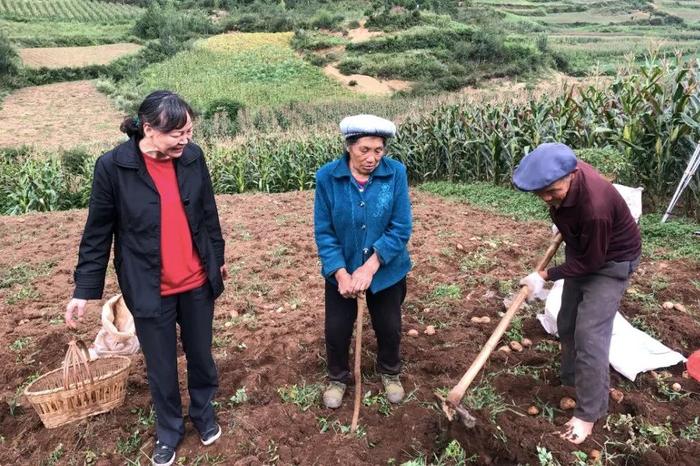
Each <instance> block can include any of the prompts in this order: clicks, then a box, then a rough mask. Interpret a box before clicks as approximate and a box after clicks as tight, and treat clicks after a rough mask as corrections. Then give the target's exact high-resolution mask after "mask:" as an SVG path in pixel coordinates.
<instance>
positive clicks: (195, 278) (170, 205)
mask: <svg viewBox="0 0 700 466" xmlns="http://www.w3.org/2000/svg"><path fill="white" fill-rule="evenodd" d="M143 159H144V160H145V161H146V169H147V170H148V174H149V175H151V178H152V179H153V183H155V185H156V188H157V189H158V194H159V195H160V225H161V235H160V258H161V265H160V267H161V268H160V294H161V296H169V295H173V294H178V293H183V292H185V291H189V290H193V289H195V288H198V287H200V286H202V285H204V284H205V283H206V281H207V275H206V273H205V272H204V268H203V267H202V262H201V261H200V259H199V255H198V254H197V251H196V249H195V247H194V243H193V241H192V233H191V232H190V226H189V224H188V223H187V216H186V215H185V208H184V207H183V205H182V200H181V199H180V190H179V188H178V186H177V177H176V175H175V165H174V164H173V161H172V159H167V160H156V159H154V158H152V157H149V156H147V155H144V156H143Z"/></svg>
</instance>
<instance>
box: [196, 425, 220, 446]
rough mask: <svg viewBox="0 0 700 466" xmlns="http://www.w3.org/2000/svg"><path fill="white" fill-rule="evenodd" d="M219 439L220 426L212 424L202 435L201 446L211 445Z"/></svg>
mask: <svg viewBox="0 0 700 466" xmlns="http://www.w3.org/2000/svg"><path fill="white" fill-rule="evenodd" d="M219 437H221V426H220V425H219V424H214V425H213V426H212V427H210V428H209V429H207V430H206V432H204V433H203V434H202V436H201V437H200V440H201V441H202V444H203V445H211V444H212V443H214V442H216V441H217V440H219Z"/></svg>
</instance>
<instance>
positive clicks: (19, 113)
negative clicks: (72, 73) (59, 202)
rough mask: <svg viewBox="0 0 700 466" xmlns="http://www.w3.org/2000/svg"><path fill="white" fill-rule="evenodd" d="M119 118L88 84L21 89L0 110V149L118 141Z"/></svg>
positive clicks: (88, 82)
mask: <svg viewBox="0 0 700 466" xmlns="http://www.w3.org/2000/svg"><path fill="white" fill-rule="evenodd" d="M121 120H122V115H121V114H120V113H119V112H118V111H117V110H116V109H115V108H114V107H113V106H112V103H111V102H110V100H109V98H108V97H107V96H105V95H104V94H101V93H100V92H98V91H97V89H96V88H95V85H94V84H93V82H92V81H73V82H65V83H56V84H47V85H45V86H34V87H25V88H23V89H20V90H18V91H15V92H13V93H12V94H10V95H9V96H7V97H6V98H5V100H4V102H3V104H2V109H0V121H2V122H3V128H4V130H3V131H2V133H1V134H0V147H9V146H22V145H29V146H35V147H37V148H40V149H58V148H60V147H63V148H70V147H76V146H87V145H92V144H95V143H104V142H116V141H119V140H121V139H122V137H123V135H122V133H120V132H119V124H120V123H121Z"/></svg>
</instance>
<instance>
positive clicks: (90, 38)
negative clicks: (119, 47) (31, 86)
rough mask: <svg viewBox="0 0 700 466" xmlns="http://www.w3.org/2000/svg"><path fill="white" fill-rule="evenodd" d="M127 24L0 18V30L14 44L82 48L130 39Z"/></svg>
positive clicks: (131, 37)
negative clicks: (23, 20)
mask: <svg viewBox="0 0 700 466" xmlns="http://www.w3.org/2000/svg"><path fill="white" fill-rule="evenodd" d="M132 27H133V22H131V23H119V24H90V23H78V22H69V21H45V20H40V21H31V22H19V21H7V20H0V30H2V31H4V32H5V34H6V35H7V37H8V38H9V39H10V41H11V42H12V43H13V44H14V45H16V46H17V47H82V46H88V45H101V44H115V43H118V42H134V41H135V38H134V37H133V35H132V34H131V28H132Z"/></svg>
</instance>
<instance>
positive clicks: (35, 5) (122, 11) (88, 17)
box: [0, 0, 142, 24]
mask: <svg viewBox="0 0 700 466" xmlns="http://www.w3.org/2000/svg"><path fill="white" fill-rule="evenodd" d="M141 11H142V9H141V8H138V7H135V6H133V5H128V4H124V3H116V2H99V1H95V0H3V1H2V2H0V17H2V18H5V19H11V20H15V21H32V20H36V19H48V20H53V21H56V20H58V21H78V22H89V23H103V24H114V23H124V22H128V21H130V20H133V19H135V18H136V17H137V16H139V15H140V14H141Z"/></svg>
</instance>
